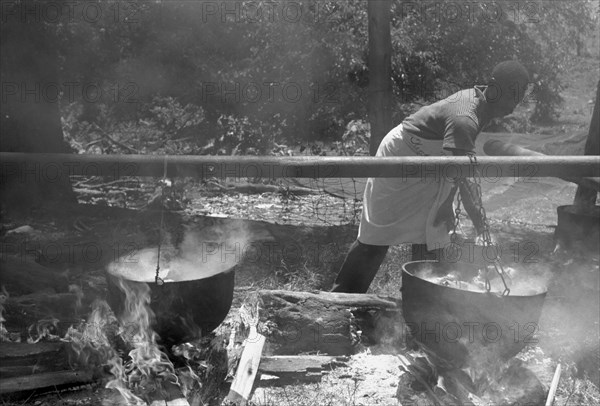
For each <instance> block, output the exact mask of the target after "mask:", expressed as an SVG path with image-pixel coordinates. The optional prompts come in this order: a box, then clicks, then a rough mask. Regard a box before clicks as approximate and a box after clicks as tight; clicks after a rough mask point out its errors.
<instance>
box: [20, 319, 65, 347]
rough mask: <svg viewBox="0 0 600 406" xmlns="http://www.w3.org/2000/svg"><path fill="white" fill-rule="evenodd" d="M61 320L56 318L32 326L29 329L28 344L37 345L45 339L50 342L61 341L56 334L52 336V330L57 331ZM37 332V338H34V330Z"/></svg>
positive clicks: (40, 321)
mask: <svg viewBox="0 0 600 406" xmlns="http://www.w3.org/2000/svg"><path fill="white" fill-rule="evenodd" d="M58 323H59V320H58V319H57V318H55V317H51V318H49V319H42V320H39V321H37V322H36V323H35V324H32V325H31V326H29V328H28V329H27V333H28V334H29V338H28V339H27V343H28V344H35V343H38V342H40V341H42V340H43V339H48V340H50V341H56V340H59V339H60V337H59V336H58V335H56V334H52V330H56V329H57V327H58ZM34 329H35V331H36V334H37V338H33V336H32V335H31V333H32V330H34Z"/></svg>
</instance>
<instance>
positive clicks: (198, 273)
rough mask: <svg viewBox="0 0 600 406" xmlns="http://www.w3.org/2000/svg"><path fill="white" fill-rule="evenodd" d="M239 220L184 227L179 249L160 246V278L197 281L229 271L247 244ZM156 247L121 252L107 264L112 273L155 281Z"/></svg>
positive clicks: (129, 277) (244, 229)
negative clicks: (122, 253) (197, 229)
mask: <svg viewBox="0 0 600 406" xmlns="http://www.w3.org/2000/svg"><path fill="white" fill-rule="evenodd" d="M249 241H250V238H249V233H248V231H247V229H246V228H245V226H243V225H242V224H241V223H240V224H237V223H233V224H226V225H222V226H213V227H205V228H203V229H202V230H199V231H196V230H187V231H186V233H185V235H184V238H183V241H182V243H181V244H180V246H179V247H178V248H175V247H173V246H166V247H161V254H160V255H161V259H160V269H159V277H160V278H161V279H162V280H164V281H165V282H181V281H189V280H199V279H205V278H209V277H211V276H214V275H218V274H220V273H223V272H227V271H229V270H230V269H231V268H233V267H234V266H235V265H236V264H237V263H239V262H240V260H241V259H242V257H243V256H244V254H245V252H246V250H247V249H248V247H249V244H248V242H249ZM157 260H158V247H150V248H144V249H141V250H139V251H137V252H133V253H130V254H128V255H124V256H122V257H120V258H119V259H117V260H116V261H114V262H113V263H111V264H110V265H109V266H108V272H109V273H110V274H112V275H115V276H118V277H121V278H124V279H127V280H130V281H136V282H154V280H155V276H156V265H157Z"/></svg>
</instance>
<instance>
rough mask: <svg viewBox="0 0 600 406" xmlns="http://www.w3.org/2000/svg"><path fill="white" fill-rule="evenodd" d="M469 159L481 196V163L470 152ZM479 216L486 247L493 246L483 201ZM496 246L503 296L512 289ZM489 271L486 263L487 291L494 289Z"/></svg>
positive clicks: (495, 265) (497, 266) (476, 187)
mask: <svg viewBox="0 0 600 406" xmlns="http://www.w3.org/2000/svg"><path fill="white" fill-rule="evenodd" d="M469 161H471V164H473V180H474V182H475V195H476V196H479V197H481V176H480V174H479V170H478V165H479V163H478V162H477V157H476V156H475V154H469ZM479 216H480V218H481V222H482V223H483V233H482V237H483V243H484V247H492V246H493V245H494V244H493V242H492V236H491V235H490V226H489V224H488V220H487V215H486V212H485V208H484V207H483V201H482V202H481V204H480V206H479ZM495 248H496V251H495V253H494V259H493V266H494V270H495V271H496V273H497V274H498V275H499V276H500V279H502V283H503V284H504V291H503V292H502V296H508V295H509V294H510V289H509V287H508V285H507V284H506V279H505V277H506V276H507V275H506V272H505V271H504V267H503V266H502V263H501V262H500V256H499V250H498V247H495ZM489 273H490V265H486V267H485V290H486V292H489V291H490V290H491V289H492V286H491V283H490V277H489Z"/></svg>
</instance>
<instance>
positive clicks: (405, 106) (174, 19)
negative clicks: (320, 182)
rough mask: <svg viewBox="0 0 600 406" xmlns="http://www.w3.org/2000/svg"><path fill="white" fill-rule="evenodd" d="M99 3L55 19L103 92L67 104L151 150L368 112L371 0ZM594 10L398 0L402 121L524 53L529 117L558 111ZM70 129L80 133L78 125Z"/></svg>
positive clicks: (65, 48)
mask: <svg viewBox="0 0 600 406" xmlns="http://www.w3.org/2000/svg"><path fill="white" fill-rule="evenodd" d="M98 4H99V5H100V7H101V8H102V10H103V11H104V13H102V15H101V18H99V19H98V20H97V21H94V22H93V23H90V22H88V21H84V20H83V19H82V18H75V19H74V20H69V21H66V22H64V23H63V24H57V25H56V26H55V29H56V30H57V32H58V33H59V38H60V44H59V48H60V52H61V54H62V56H63V66H62V74H63V76H64V77H65V78H69V80H79V81H81V82H82V83H87V82H94V83H97V84H98V86H99V89H101V92H100V93H101V97H98V98H97V99H95V100H89V98H86V97H83V96H82V95H81V94H80V93H76V97H75V98H74V99H72V100H67V102H68V103H64V111H65V113H64V115H65V117H68V119H67V121H71V122H73V121H80V122H81V123H88V124H89V123H96V124H97V125H98V126H99V127H101V128H103V130H104V131H106V132H107V133H108V134H112V135H113V136H114V137H113V138H115V139H117V140H130V141H131V143H132V145H133V146H132V148H134V149H136V150H140V151H148V152H162V151H167V150H168V151H172V152H184V151H185V152H186V153H211V154H217V153H225V154H240V153H241V154H243V153H248V152H249V153H265V152H267V151H269V150H270V149H271V148H272V147H273V143H274V142H277V143H285V144H288V145H290V146H298V145H299V144H304V143H307V142H309V143H310V142H314V141H316V140H320V141H326V140H329V141H339V140H340V139H341V137H342V136H343V135H344V134H346V135H345V136H347V135H348V134H347V133H346V129H347V128H348V127H347V126H348V125H349V124H348V123H356V122H357V121H356V120H365V119H366V118H367V86H368V83H369V72H368V67H367V58H368V44H367V39H368V35H367V14H366V13H367V10H366V9H367V7H366V1H364V0H344V1H341V0H340V1H331V2H323V1H318V0H302V1H299V2H286V1H282V2H272V1H224V2H218V3H217V2H208V1H201V0H197V1H186V2H152V3H150V2H144V1H132V2H127V3H122V2H115V1H113V0H100V1H99V2H98ZM124 4H125V5H124ZM215 7H216V8H215ZM435 7H437V9H435ZM492 7H495V8H492ZM519 7H520V8H519ZM527 7H528V8H527ZM115 10H118V11H119V13H115ZM110 11H112V12H110ZM597 12H598V11H597V3H595V2H593V1H591V0H580V1H577V2H543V3H538V2H527V3H518V2H517V3H515V2H512V1H508V0H502V1H499V2H494V3H493V4H492V3H477V2H475V3H474V2H468V1H459V2H456V1H450V0H442V1H437V2H401V1H400V0H393V1H392V26H391V29H392V46H393V55H392V79H393V86H394V94H395V102H396V107H395V108H394V112H395V113H394V121H395V122H396V123H397V122H399V121H401V120H402V119H403V118H404V117H405V116H406V115H408V114H410V113H411V112H412V111H414V110H415V109H416V108H418V105H419V104H424V103H428V102H430V101H432V100H434V99H438V98H440V97H444V96H447V95H449V94H451V92H454V91H456V90H458V89H460V88H464V87H469V86H472V85H474V84H485V81H486V80H487V79H488V75H489V73H490V70H491V68H492V67H493V66H494V64H495V63H497V62H500V61H502V60H505V59H513V58H517V59H519V60H521V61H522V62H523V63H524V64H525V65H526V66H527V68H528V69H529V70H530V71H531V72H532V74H533V81H534V85H535V88H534V93H533V97H532V98H531V99H530V102H535V109H534V110H533V115H532V117H531V118H532V119H534V120H537V121H548V120H552V119H554V118H556V116H557V111H558V108H559V106H560V103H561V99H560V95H559V92H560V90H561V82H560V80H559V73H561V71H562V70H563V69H564V66H565V65H564V63H565V61H566V60H567V59H568V58H569V56H570V55H572V54H573V51H574V50H575V49H579V48H581V47H580V43H581V39H582V38H583V37H584V36H585V35H587V34H588V33H589V32H590V30H592V29H594V28H595V27H597V22H598V21H597ZM75 15H78V13H75ZM75 111H77V112H78V113H77V114H78V115H74V114H75V113H74V112H75ZM83 127H85V125H83ZM140 128H141V129H140ZM65 131H66V132H69V133H70V135H71V136H72V137H75V136H77V131H78V127H77V126H76V125H75V126H73V125H71V126H70V127H66V130H65ZM115 132H116V133H118V134H115ZM83 133H84V132H83ZM83 133H81V134H79V136H82V134H83ZM142 133H143V134H142ZM162 138H164V140H162V141H159V139H162ZM178 140H187V141H186V142H187V143H188V146H187V147H184V146H182V145H179V144H178V142H179V143H180V144H181V142H182V141H178ZM144 142H146V145H142V143H144ZM161 142H162V144H161ZM112 148H113V149H114V148H116V147H114V145H113V147H112Z"/></svg>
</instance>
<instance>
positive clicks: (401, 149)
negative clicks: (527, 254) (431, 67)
mask: <svg viewBox="0 0 600 406" xmlns="http://www.w3.org/2000/svg"><path fill="white" fill-rule="evenodd" d="M528 83H529V74H528V72H527V70H526V69H525V68H524V67H523V66H522V65H521V64H520V63H519V62H517V61H504V62H501V63H499V64H498V65H496V66H495V67H494V69H493V71H492V76H491V79H490V80H489V81H488V83H487V85H486V86H475V87H473V88H471V89H465V90H461V91H459V92H457V93H455V94H453V95H451V96H449V97H447V98H445V99H443V100H440V101H438V102H436V103H434V104H431V105H429V106H425V107H423V108H421V109H420V110H419V111H417V112H416V113H414V114H413V115H411V116H409V117H407V118H406V119H405V120H404V121H403V122H402V123H401V124H400V125H399V126H397V127H396V128H394V129H392V130H391V131H390V132H389V133H388V134H387V135H386V136H385V137H384V139H383V140H382V141H381V144H380V145H379V148H378V150H377V154H376V156H378V157H386V156H444V155H454V156H460V155H471V154H474V153H475V139H476V137H477V135H478V134H479V133H480V132H481V130H482V129H483V128H484V127H485V126H486V125H487V124H488V123H489V122H490V121H491V120H492V119H493V118H497V117H504V116H506V115H508V114H510V113H512V112H513V110H514V109H515V107H516V106H517V104H519V103H520V102H521V101H522V100H523V97H524V95H525V91H526V89H527V86H528ZM457 190H458V192H459V193H460V197H461V200H462V202H463V204H464V207H465V210H466V211H467V214H468V215H469V217H470V218H471V220H472V221H473V225H474V227H475V229H476V231H477V233H478V235H479V236H481V235H482V233H484V231H485V229H484V221H483V219H482V217H481V211H480V208H481V196H480V194H479V192H478V189H477V188H475V187H474V184H473V183H472V182H470V181H468V180H467V179H465V178H457V179H455V180H452V179H447V178H443V177H438V179H426V178H425V179H418V178H409V179H403V178H369V179H368V180H367V184H366V187H365V192H364V197H363V211H362V218H361V221H360V226H359V229H358V237H357V239H356V241H354V243H353V244H352V245H351V247H350V250H349V252H348V253H347V255H346V258H345V259H344V262H343V264H342V266H341V269H340V271H339V273H338V275H337V278H336V280H335V282H334V285H333V288H332V289H331V291H333V292H349V293H364V292H366V291H367V290H368V288H369V285H370V284H371V282H372V281H373V279H374V278H375V275H376V274H377V271H378V270H379V267H380V265H381V263H382V262H383V260H384V259H385V256H386V253H387V251H388V247H389V246H390V245H397V244H402V243H412V260H413V261H417V260H424V259H436V257H437V256H439V255H440V253H439V248H440V247H444V246H445V245H446V244H448V243H449V242H450V235H449V233H448V231H449V230H450V224H449V223H453V210H452V202H453V200H454V196H455V193H456V191H457ZM436 249H437V250H436Z"/></svg>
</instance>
